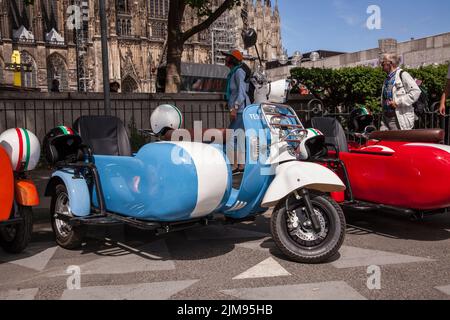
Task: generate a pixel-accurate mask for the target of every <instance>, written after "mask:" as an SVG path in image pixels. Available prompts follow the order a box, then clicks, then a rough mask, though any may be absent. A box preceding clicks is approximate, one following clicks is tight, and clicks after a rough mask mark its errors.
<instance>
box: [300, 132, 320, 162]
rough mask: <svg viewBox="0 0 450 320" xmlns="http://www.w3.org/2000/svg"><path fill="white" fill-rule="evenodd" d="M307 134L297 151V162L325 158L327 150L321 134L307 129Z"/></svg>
mask: <svg viewBox="0 0 450 320" xmlns="http://www.w3.org/2000/svg"><path fill="white" fill-rule="evenodd" d="M307 132H308V134H307V135H306V137H305V138H304V139H303V141H302V142H301V143H300V146H299V147H298V150H297V154H298V158H299V160H303V161H307V160H312V159H314V158H319V157H323V156H326V155H327V148H326V146H325V136H324V135H323V133H322V132H320V131H319V130H317V129H308V130H307Z"/></svg>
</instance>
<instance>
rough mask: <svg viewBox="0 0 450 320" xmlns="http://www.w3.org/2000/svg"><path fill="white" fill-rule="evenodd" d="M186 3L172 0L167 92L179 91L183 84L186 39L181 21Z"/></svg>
mask: <svg viewBox="0 0 450 320" xmlns="http://www.w3.org/2000/svg"><path fill="white" fill-rule="evenodd" d="M185 8H186V5H185V3H184V1H183V0H170V10H169V17H168V28H167V29H168V30H167V31H168V35H167V69H166V70H167V73H166V90H165V92H166V93H178V92H179V91H180V84H181V57H182V56H183V49H184V42H185V41H184V39H183V37H182V36H183V33H182V31H181V21H182V18H183V15H184V11H185Z"/></svg>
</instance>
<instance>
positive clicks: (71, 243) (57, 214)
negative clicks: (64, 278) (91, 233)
mask: <svg viewBox="0 0 450 320" xmlns="http://www.w3.org/2000/svg"><path fill="white" fill-rule="evenodd" d="M50 212H51V222H52V228H53V232H54V233H55V238H56V243H57V244H58V245H59V246H60V247H62V248H64V249H68V250H73V249H78V248H80V247H81V245H82V243H83V237H84V233H85V229H84V228H83V227H82V226H81V227H80V226H79V227H74V226H71V225H70V224H69V223H68V222H67V220H66V219H63V216H65V217H66V218H68V219H70V218H72V217H73V216H72V213H71V212H70V199H69V195H68V193H67V188H66V186H65V185H63V184H59V185H57V186H56V188H55V192H54V194H53V196H52V202H51V207H50Z"/></svg>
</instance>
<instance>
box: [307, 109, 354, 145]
mask: <svg viewBox="0 0 450 320" xmlns="http://www.w3.org/2000/svg"><path fill="white" fill-rule="evenodd" d="M311 125H312V127H313V128H314V129H318V130H320V131H322V133H323V134H324V135H325V143H327V144H332V145H335V146H336V148H337V149H338V151H339V152H348V143H347V137H346V135H345V131H344V128H342V125H341V124H340V123H339V121H338V120H337V119H335V118H319V117H318V118H313V119H312V120H311Z"/></svg>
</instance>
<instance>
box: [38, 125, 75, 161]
mask: <svg viewBox="0 0 450 320" xmlns="http://www.w3.org/2000/svg"><path fill="white" fill-rule="evenodd" d="M81 143H82V141H81V137H80V136H79V135H78V133H77V132H75V131H74V130H73V129H72V128H69V127H66V126H59V127H56V128H53V129H52V130H50V132H49V133H47V134H46V135H45V137H44V143H43V145H44V148H43V150H44V155H45V158H46V160H47V162H48V163H49V164H50V165H54V164H56V163H57V162H58V161H66V160H73V161H75V160H76V159H77V157H78V151H79V147H80V145H81Z"/></svg>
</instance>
